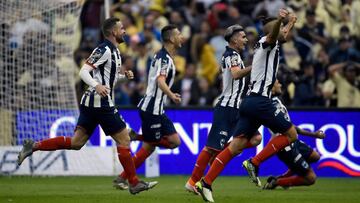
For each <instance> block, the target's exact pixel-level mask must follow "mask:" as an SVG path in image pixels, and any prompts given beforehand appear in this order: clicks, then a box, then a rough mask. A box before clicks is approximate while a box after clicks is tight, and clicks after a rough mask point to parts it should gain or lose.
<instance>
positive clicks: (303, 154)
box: [277, 140, 313, 176]
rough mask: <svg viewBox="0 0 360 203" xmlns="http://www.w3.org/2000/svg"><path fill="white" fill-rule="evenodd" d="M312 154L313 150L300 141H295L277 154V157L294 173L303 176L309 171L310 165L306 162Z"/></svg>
mask: <svg viewBox="0 0 360 203" xmlns="http://www.w3.org/2000/svg"><path fill="white" fill-rule="evenodd" d="M312 152H313V149H312V148H311V147H309V146H308V145H307V144H305V143H304V142H302V141H300V140H296V141H295V142H294V143H291V145H289V146H287V147H285V148H284V149H283V150H281V151H280V152H278V153H277V156H278V157H279V159H280V160H281V161H282V162H284V163H285V164H286V166H287V167H288V168H289V169H291V170H292V171H293V172H294V173H296V174H298V175H301V176H304V175H306V173H307V172H308V171H309V169H310V165H309V163H308V162H307V161H306V160H307V159H308V158H309V157H310V155H311V153H312Z"/></svg>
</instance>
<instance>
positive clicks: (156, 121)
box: [140, 110, 176, 143]
mask: <svg viewBox="0 0 360 203" xmlns="http://www.w3.org/2000/svg"><path fill="white" fill-rule="evenodd" d="M140 118H141V121H142V124H141V127H142V132H143V136H144V141H147V142H150V143H151V142H158V141H160V139H161V138H162V137H164V136H168V135H172V134H175V133H176V130H175V127H174V124H173V122H172V121H171V120H170V119H169V118H168V117H167V116H166V115H165V114H162V115H154V114H151V113H149V112H145V111H141V110H140Z"/></svg>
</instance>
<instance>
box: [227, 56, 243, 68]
mask: <svg viewBox="0 0 360 203" xmlns="http://www.w3.org/2000/svg"><path fill="white" fill-rule="evenodd" d="M229 60H230V62H229V63H228V64H229V67H228V68H230V69H232V68H237V67H239V68H242V66H243V62H242V60H241V57H240V55H239V54H236V53H233V54H232V55H230V56H229Z"/></svg>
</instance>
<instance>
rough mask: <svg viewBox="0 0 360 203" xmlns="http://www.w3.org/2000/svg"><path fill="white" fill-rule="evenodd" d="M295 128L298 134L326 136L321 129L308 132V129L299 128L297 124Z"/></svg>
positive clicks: (314, 136)
mask: <svg viewBox="0 0 360 203" xmlns="http://www.w3.org/2000/svg"><path fill="white" fill-rule="evenodd" d="M295 128H296V132H297V133H298V134H301V135H305V136H308V137H313V138H319V139H324V138H325V136H326V135H325V133H324V132H323V131H322V130H318V131H316V132H310V131H307V130H304V129H301V128H299V127H297V126H296V127H295Z"/></svg>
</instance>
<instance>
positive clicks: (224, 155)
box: [204, 147, 233, 185]
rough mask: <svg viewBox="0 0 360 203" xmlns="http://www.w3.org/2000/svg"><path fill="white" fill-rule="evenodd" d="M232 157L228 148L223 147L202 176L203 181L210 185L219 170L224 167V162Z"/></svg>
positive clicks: (227, 161)
mask: <svg viewBox="0 0 360 203" xmlns="http://www.w3.org/2000/svg"><path fill="white" fill-rule="evenodd" d="M232 158H233V155H232V154H231V152H230V150H229V148H228V147H227V148H225V149H224V150H223V151H221V152H220V154H218V155H217V156H216V158H215V160H214V162H213V163H212V164H211V167H210V169H209V171H208V173H207V174H206V176H205V177H204V181H205V183H207V184H209V185H212V183H213V182H214V180H215V179H216V178H217V177H218V176H219V174H220V173H221V171H222V170H223V169H224V168H225V166H226V164H227V163H229V161H230V160H231V159H232Z"/></svg>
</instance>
